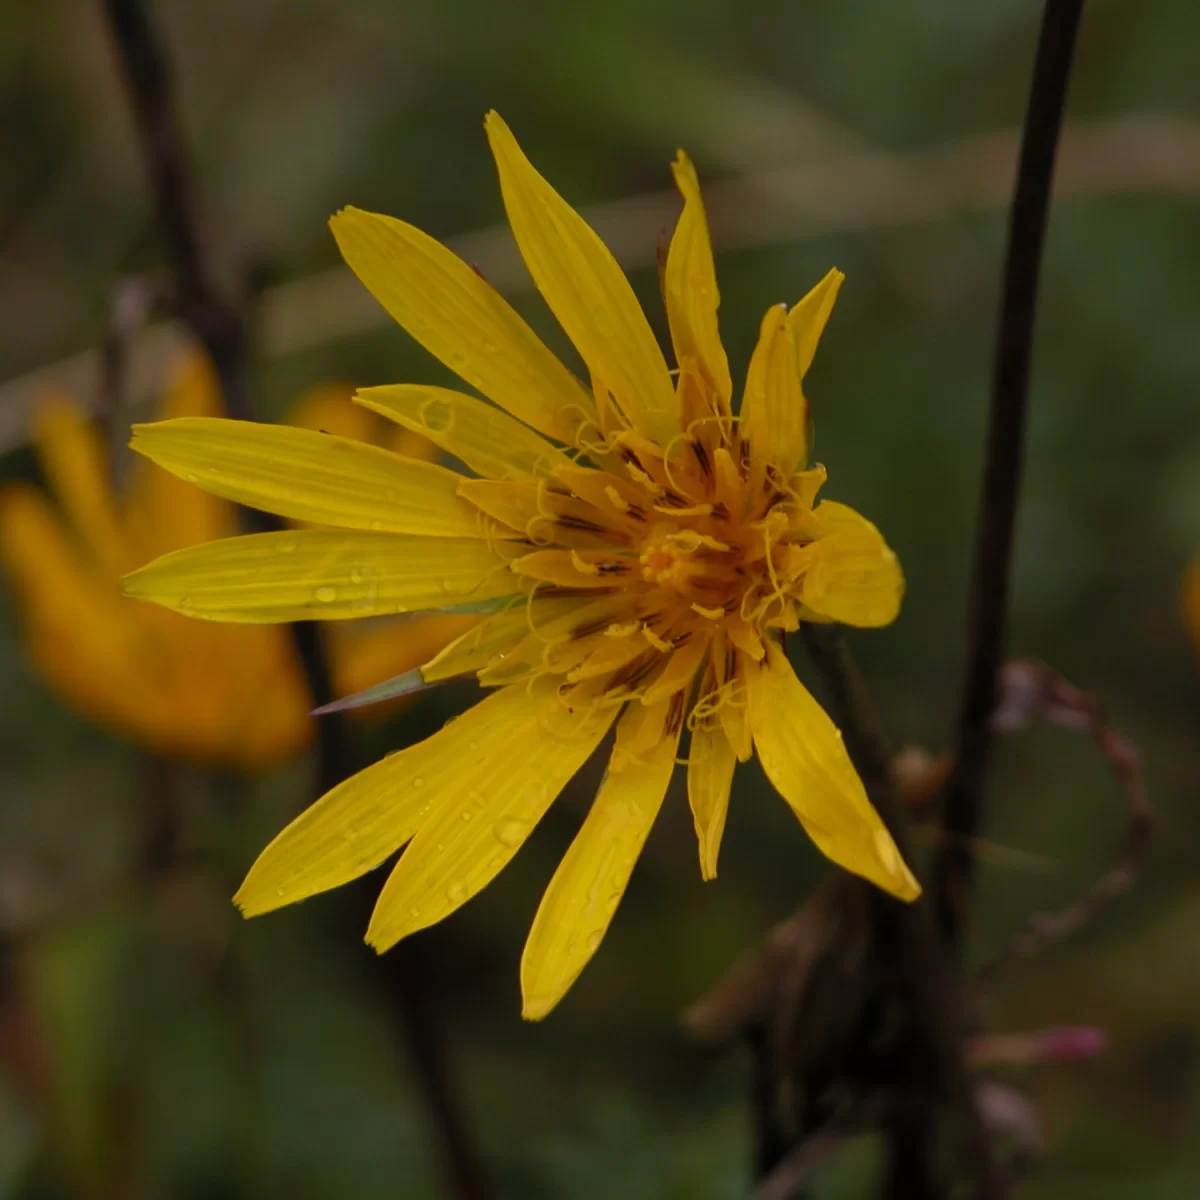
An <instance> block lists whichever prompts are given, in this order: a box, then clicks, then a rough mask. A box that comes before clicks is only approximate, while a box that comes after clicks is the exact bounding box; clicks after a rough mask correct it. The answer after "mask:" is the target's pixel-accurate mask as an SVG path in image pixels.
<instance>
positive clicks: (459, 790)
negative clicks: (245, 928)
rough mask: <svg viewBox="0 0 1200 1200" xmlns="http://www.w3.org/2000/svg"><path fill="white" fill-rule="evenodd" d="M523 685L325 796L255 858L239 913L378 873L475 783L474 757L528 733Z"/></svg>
mask: <svg viewBox="0 0 1200 1200" xmlns="http://www.w3.org/2000/svg"><path fill="white" fill-rule="evenodd" d="M530 711H531V706H530V703H529V697H528V695H527V694H526V692H525V689H524V688H523V687H521V688H505V689H503V690H502V691H498V692H493V693H492V694H491V695H490V696H488V697H486V698H485V699H484V700H482V701H480V703H478V704H477V705H475V707H474V708H471V709H468V710H467V711H466V712H465V713H463V715H462V716H461V717H459V718H458V720H457V721H454V722H452V723H451V724H449V725H446V726H445V727H444V728H442V729H439V730H438V731H437V733H435V734H433V735H432V736H431V737H428V738H426V739H425V740H424V741H423V742H418V743H417V744H416V745H415V746H409V747H408V748H407V749H404V750H400V751H398V752H397V753H395V754H389V755H388V756H387V758H384V759H382V760H380V761H379V762H377V763H375V764H374V765H373V766H370V767H367V769H366V770H365V771H360V772H359V773H358V774H357V775H355V776H353V777H351V778H350V779H348V780H346V782H345V783H342V784H339V785H338V786H337V787H335V788H334V789H333V790H332V791H331V792H327V793H326V794H325V795H324V796H322V797H321V799H320V800H318V801H317V802H316V803H315V804H314V805H312V806H311V807H310V808H307V809H306V810H305V811H304V812H303V813H301V814H300V816H298V817H297V818H296V819H295V820H294V821H293V822H292V823H291V824H290V825H289V826H288V827H287V828H286V829H284V830H283V832H282V833H280V834H279V836H278V837H277V838H276V839H275V840H274V841H273V842H272V843H271V844H270V845H269V846H268V847H267V848H266V849H265V850H264V851H263V852H262V854H260V855H259V856H258V861H257V862H255V864H254V866H253V867H251V868H250V873H249V874H248V875H247V876H246V880H245V882H244V883H243V884H242V886H241V888H240V889H239V890H238V893H237V895H236V896H234V902H235V903H236V904H237V905H238V907H239V908H241V910H242V912H244V913H245V914H246V916H248V917H252V916H257V915H258V914H259V913H265V912H270V911H271V910H272V909H275V908H282V907H283V906H284V905H285V904H293V903H295V902H296V901H297V900H304V899H306V898H307V897H309V896H315V895H316V894H317V893H318V892H324V891H327V890H328V889H329V888H333V887H337V886H339V885H340V884H343V883H348V882H349V881H350V880H351V879H356V878H357V877H358V876H359V875H362V874H365V873H366V872H367V871H369V870H371V869H372V868H373V867H377V866H378V865H379V864H380V863H381V862H383V860H384V859H385V858H387V857H388V856H389V855H392V854H394V853H395V852H396V851H397V850H399V849H400V847H401V846H403V845H404V843H405V842H407V841H408V840H409V839H410V838H411V837H412V836H413V834H414V833H416V832H417V830H418V829H419V828H421V827H422V825H423V823H426V822H427V821H429V820H432V819H433V818H434V816H435V815H436V814H437V813H438V812H439V811H440V810H441V809H443V808H445V807H446V806H447V805H451V806H453V808H454V810H455V816H456V818H457V811H458V809H459V807H460V806H461V804H462V802H463V801H464V800H465V798H466V795H467V790H466V789H469V788H471V787H475V786H478V783H477V779H476V777H477V775H478V774H479V771H478V761H477V760H489V761H490V757H491V756H494V755H496V754H502V753H504V752H506V750H507V748H508V745H509V740H510V739H511V738H512V736H513V730H514V729H527V727H528V725H529V720H530Z"/></svg>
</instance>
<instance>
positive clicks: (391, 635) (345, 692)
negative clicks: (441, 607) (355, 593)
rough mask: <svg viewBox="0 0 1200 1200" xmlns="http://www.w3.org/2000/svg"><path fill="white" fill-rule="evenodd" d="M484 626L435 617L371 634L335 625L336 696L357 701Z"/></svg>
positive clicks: (331, 633) (383, 626)
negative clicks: (360, 694)
mask: <svg viewBox="0 0 1200 1200" xmlns="http://www.w3.org/2000/svg"><path fill="white" fill-rule="evenodd" d="M479 622H480V618H479V617H472V616H440V615H437V614H431V615H430V616H427V617H412V618H406V619H403V620H397V621H386V622H376V623H373V624H372V625H370V626H368V627H367V628H366V629H363V628H362V627H361V626H358V625H331V626H330V627H329V630H328V633H327V635H326V636H327V637H328V638H329V646H330V667H331V668H332V671H333V686H334V692H335V693H336V694H337V695H339V696H350V695H354V694H355V693H356V692H362V691H365V690H366V689H367V688H369V687H372V686H374V685H375V684H378V683H380V682H382V681H383V680H385V679H391V678H393V677H394V676H397V675H402V674H404V673H405V672H406V671H414V670H416V668H417V667H419V666H420V665H421V664H422V663H423V662H426V661H427V660H428V659H430V658H432V657H433V656H434V655H436V654H437V653H439V652H440V651H441V650H443V649H444V648H445V647H446V646H447V645H449V644H450V643H452V642H454V641H455V640H457V639H458V638H460V637H462V636H464V635H465V634H467V633H469V632H470V630H471V629H472V628H478V626H479Z"/></svg>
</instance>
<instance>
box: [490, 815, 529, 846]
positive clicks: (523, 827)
mask: <svg viewBox="0 0 1200 1200" xmlns="http://www.w3.org/2000/svg"><path fill="white" fill-rule="evenodd" d="M492 832H493V833H495V835H496V841H498V842H499V843H500V845H502V846H510V847H512V848H514V849H515V848H516V847H517V846H519V845H520V844H521V843H522V842H523V841H524V840H525V838H526V837H527V836H528V834H529V825H528V824H527V823H526V822H525V821H516V820H508V821H499V822H497V824H496V827H495V829H494V830H493V831H492Z"/></svg>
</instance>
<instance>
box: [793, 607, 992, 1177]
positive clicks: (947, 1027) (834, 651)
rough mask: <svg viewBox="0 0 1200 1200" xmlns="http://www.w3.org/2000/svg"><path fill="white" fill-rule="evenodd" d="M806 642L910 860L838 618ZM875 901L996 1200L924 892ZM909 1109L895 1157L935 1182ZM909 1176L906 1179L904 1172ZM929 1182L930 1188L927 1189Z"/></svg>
mask: <svg viewBox="0 0 1200 1200" xmlns="http://www.w3.org/2000/svg"><path fill="white" fill-rule="evenodd" d="M801 630H802V634H803V637H804V643H805V646H806V648H807V649H808V652H809V655H810V657H811V658H812V660H813V663H814V665H815V666H816V668H817V670H818V671H819V672H820V675H821V678H822V680H823V681H824V683H825V685H826V689H827V691H828V692H829V701H830V708H831V710H832V713H833V716H834V719H835V720H836V721H837V724H838V726H839V728H840V729H841V731H842V734H843V736H844V737H845V742H846V749H847V751H848V752H849V754H850V758H851V759H852V761H853V762H854V765H855V767H856V769H857V770H858V773H859V775H860V776H861V778H862V781H863V785H864V787H865V788H866V790H867V795H868V796H869V797H870V799H871V803H872V804H873V805H874V806H875V809H876V811H877V812H878V813H879V815H880V817H881V818H882V819H883V822H884V824H885V825H886V826H887V827H888V830H889V832H890V833H891V835H892V838H893V839H894V841H895V843H896V846H897V848H898V849H899V851H900V853H901V854H902V855H903V856H904V858H905V860H906V861H908V862H911V861H912V846H911V837H910V835H909V828H908V814H907V813H906V812H905V809H904V805H903V803H902V802H901V800H900V798H899V796H898V795H897V793H896V789H895V786H894V784H893V782H892V777H891V771H890V760H891V756H890V754H889V750H888V745H887V741H886V738H885V737H884V734H883V730H882V728H881V727H880V725H879V721H878V718H877V717H876V715H875V711H874V706H873V705H872V703H871V699H870V696H869V694H868V692H867V689H866V686H865V684H864V682H863V679H862V676H861V674H860V673H859V671H858V668H857V666H856V664H855V663H854V660H853V658H852V656H851V654H850V651H849V649H848V648H847V647H846V643H845V641H844V640H843V638H842V635H841V633H840V631H839V630H838V629H837V627H836V626H830V625H810V624H805V625H802V626H801ZM862 886H863V887H864V888H866V889H867V891H868V896H869V900H870V903H871V908H872V918H873V921H874V923H875V929H876V933H877V939H876V945H877V947H878V948H879V953H880V954H886V955H888V956H889V958H890V961H889V962H888V963H887V964H886V965H887V967H888V968H889V972H888V973H889V975H890V976H891V977H893V978H894V979H895V980H896V982H897V985H898V986H900V987H902V988H903V989H904V991H905V992H906V999H907V1001H908V1004H909V1007H910V1009H911V1016H912V1019H913V1021H914V1025H915V1028H916V1030H917V1032H918V1036H919V1037H920V1038H921V1040H922V1041H923V1043H924V1044H923V1045H922V1046H921V1047H919V1048H917V1049H918V1050H919V1053H918V1054H917V1055H916V1057H917V1058H918V1059H921V1060H925V1061H927V1062H928V1064H929V1066H930V1069H931V1070H932V1071H933V1072H934V1073H935V1077H936V1084H937V1087H938V1090H940V1091H941V1092H942V1093H943V1095H944V1096H945V1097H946V1098H947V1099H949V1100H950V1102H951V1103H952V1104H953V1105H954V1106H955V1107H956V1108H957V1110H958V1111H959V1113H960V1114H961V1116H962V1118H963V1121H964V1127H965V1129H966V1131H967V1134H968V1139H969V1145H968V1149H969V1152H970V1155H971V1163H970V1170H971V1174H972V1177H973V1183H974V1186H975V1189H976V1191H975V1194H976V1195H977V1196H978V1197H979V1198H980V1200H996V1198H997V1197H999V1196H1000V1195H1001V1194H1002V1193H1001V1186H1000V1181H999V1177H998V1175H997V1173H996V1169H995V1164H994V1162H993V1159H992V1151H991V1145H990V1142H989V1139H988V1135H987V1130H986V1129H985V1128H984V1126H983V1124H982V1122H981V1120H980V1117H979V1112H978V1109H977V1108H976V1106H975V1102H974V1092H973V1087H972V1083H971V1079H970V1076H969V1075H968V1072H967V1069H966V1065H965V1061H964V1057H963V1048H964V1036H963V1035H964V1028H963V1027H964V1013H963V1002H962V996H961V992H960V984H959V980H958V979H957V977H956V975H955V973H954V972H953V971H951V970H950V964H949V963H948V961H947V959H946V957H945V954H944V951H943V949H942V945H941V943H940V941H939V939H938V936H937V931H936V929H935V926H934V923H933V914H932V912H931V908H930V905H929V902H928V900H927V899H926V897H925V896H922V897H920V898H918V899H917V900H915V901H913V902H912V903H911V904H904V903H902V902H900V901H898V900H895V899H894V898H893V897H891V896H888V895H886V894H885V893H884V892H882V891H880V890H879V889H878V888H875V887H871V886H870V885H868V884H866V883H864V884H863V885H862ZM914 1115H915V1114H914V1113H913V1111H912V1110H909V1111H908V1112H905V1113H901V1114H898V1118H897V1120H896V1121H895V1122H894V1124H893V1125H892V1127H891V1128H890V1130H889V1135H890V1137H889V1140H890V1142H891V1143H892V1146H891V1150H892V1153H891V1158H892V1160H893V1163H908V1164H909V1165H910V1169H911V1168H912V1157H913V1155H914V1154H915V1153H916V1154H921V1155H923V1156H924V1158H925V1160H926V1161H924V1162H923V1164H922V1172H923V1176H924V1177H925V1178H926V1179H928V1180H930V1181H932V1180H933V1179H935V1178H936V1168H935V1167H934V1165H933V1164H932V1162H931V1161H928V1160H929V1159H931V1158H932V1156H934V1155H935V1153H936V1138H935V1136H934V1131H935V1119H936V1114H935V1113H934V1112H933V1111H929V1112H926V1113H923V1114H921V1117H922V1120H921V1125H922V1128H921V1130H919V1131H918V1130H915V1129H914V1121H913V1117H914ZM895 1182H896V1185H897V1186H898V1187H900V1188H901V1189H902V1190H900V1191H896V1190H895V1189H893V1190H892V1191H890V1192H889V1194H890V1195H895V1196H900V1195H920V1196H922V1200H925V1198H926V1197H928V1196H930V1195H937V1194H938V1193H937V1192H933V1191H930V1190H925V1191H922V1192H914V1191H911V1190H903V1189H904V1187H905V1181H904V1180H903V1179H901V1178H899V1177H896V1178H895ZM908 1183H909V1184H911V1183H912V1177H911V1176H909V1178H908ZM932 1186H933V1185H932V1183H931V1184H930V1187H932Z"/></svg>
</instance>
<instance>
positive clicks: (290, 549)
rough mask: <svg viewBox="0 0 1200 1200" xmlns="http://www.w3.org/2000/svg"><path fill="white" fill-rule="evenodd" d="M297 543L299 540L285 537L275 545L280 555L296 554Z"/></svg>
mask: <svg viewBox="0 0 1200 1200" xmlns="http://www.w3.org/2000/svg"><path fill="white" fill-rule="evenodd" d="M297 543H298V539H297V538H294V537H283V538H280V539H279V541H277V542H276V543H275V549H276V550H278V551H279V553H280V554H293V553H295V550H296V545H297Z"/></svg>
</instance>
